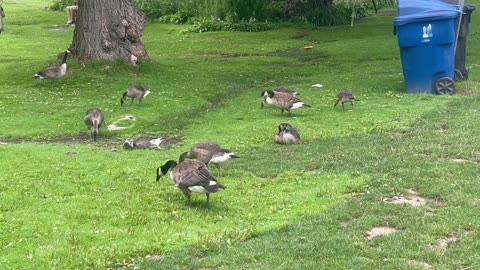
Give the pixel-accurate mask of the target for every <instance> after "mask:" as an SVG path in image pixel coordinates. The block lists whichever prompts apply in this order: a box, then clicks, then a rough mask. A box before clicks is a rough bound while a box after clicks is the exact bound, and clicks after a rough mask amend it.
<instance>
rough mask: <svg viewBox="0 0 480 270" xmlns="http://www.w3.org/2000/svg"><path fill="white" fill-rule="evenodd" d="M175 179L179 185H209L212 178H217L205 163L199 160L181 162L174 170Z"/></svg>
mask: <svg viewBox="0 0 480 270" xmlns="http://www.w3.org/2000/svg"><path fill="white" fill-rule="evenodd" d="M172 176H173V179H174V180H175V182H176V183H177V185H179V186H183V187H191V186H208V185H209V184H210V180H215V179H214V178H213V177H212V175H211V174H210V172H209V171H208V169H207V167H206V166H205V164H203V163H202V162H200V161H198V160H186V161H183V162H180V164H178V165H177V166H176V167H175V168H174V169H173V172H172Z"/></svg>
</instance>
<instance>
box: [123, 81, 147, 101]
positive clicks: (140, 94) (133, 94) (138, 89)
mask: <svg viewBox="0 0 480 270" xmlns="http://www.w3.org/2000/svg"><path fill="white" fill-rule="evenodd" d="M148 94H150V91H149V90H147V89H145V88H143V86H141V85H132V86H130V87H129V88H128V89H127V91H125V92H124V93H123V96H122V98H120V104H121V105H123V103H124V102H125V100H126V99H127V97H129V98H131V100H132V101H131V102H130V104H132V103H133V100H134V99H136V98H138V104H140V103H142V99H143V98H144V97H146V96H148Z"/></svg>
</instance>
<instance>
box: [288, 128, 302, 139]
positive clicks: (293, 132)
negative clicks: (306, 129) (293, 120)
mask: <svg viewBox="0 0 480 270" xmlns="http://www.w3.org/2000/svg"><path fill="white" fill-rule="evenodd" d="M290 134H292V136H293V137H295V138H296V139H298V140H300V134H298V131H297V129H295V128H292V129H291V130H290Z"/></svg>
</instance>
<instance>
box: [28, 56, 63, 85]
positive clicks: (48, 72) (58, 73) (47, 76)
mask: <svg viewBox="0 0 480 270" xmlns="http://www.w3.org/2000/svg"><path fill="white" fill-rule="evenodd" d="M69 53H70V50H68V49H67V50H66V51H65V54H64V55H63V60H62V64H60V65H59V66H51V67H48V68H46V69H44V70H42V71H39V72H37V73H35V75H34V76H33V78H34V79H40V80H52V86H53V80H56V79H60V78H63V77H64V76H65V74H67V56H68V54H69Z"/></svg>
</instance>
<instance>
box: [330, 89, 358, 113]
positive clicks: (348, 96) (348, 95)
mask: <svg viewBox="0 0 480 270" xmlns="http://www.w3.org/2000/svg"><path fill="white" fill-rule="evenodd" d="M355 100H357V98H355V96H354V95H353V93H352V90H349V89H345V90H343V91H342V92H340V93H339V94H338V96H337V101H336V102H335V105H333V107H334V108H335V106H337V105H338V103H342V109H343V110H345V103H346V102H350V103H351V104H352V110H353V104H354V103H355Z"/></svg>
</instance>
